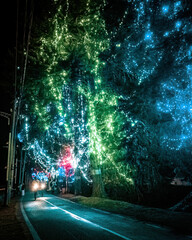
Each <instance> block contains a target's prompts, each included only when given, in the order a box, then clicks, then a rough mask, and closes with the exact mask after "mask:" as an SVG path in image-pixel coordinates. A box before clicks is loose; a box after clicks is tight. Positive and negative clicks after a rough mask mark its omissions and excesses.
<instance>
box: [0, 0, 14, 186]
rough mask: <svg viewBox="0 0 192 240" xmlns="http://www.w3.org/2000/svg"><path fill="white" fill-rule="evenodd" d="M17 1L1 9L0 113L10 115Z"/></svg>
mask: <svg viewBox="0 0 192 240" xmlns="http://www.w3.org/2000/svg"><path fill="white" fill-rule="evenodd" d="M16 5H17V1H3V2H2V3H1V8H0V29H1V44H0V46H1V49H0V52H1V57H0V112H6V113H10V109H11V108H12V102H13V90H14V86H13V83H14V67H15V65H14V58H15V42H16V41H15V39H16V15H17V7H16ZM0 134H1V135H0V186H1V185H4V183H5V176H6V175H5V173H6V170H5V166H6V164H7V152H8V138H9V126H8V119H6V118H4V117H2V116H0Z"/></svg>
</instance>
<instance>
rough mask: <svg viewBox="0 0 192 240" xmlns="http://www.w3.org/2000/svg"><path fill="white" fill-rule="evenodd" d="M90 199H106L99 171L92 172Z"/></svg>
mask: <svg viewBox="0 0 192 240" xmlns="http://www.w3.org/2000/svg"><path fill="white" fill-rule="evenodd" d="M92 197H100V198H104V197H106V192H105V189H104V185H103V180H102V175H101V169H95V170H93V191H92Z"/></svg>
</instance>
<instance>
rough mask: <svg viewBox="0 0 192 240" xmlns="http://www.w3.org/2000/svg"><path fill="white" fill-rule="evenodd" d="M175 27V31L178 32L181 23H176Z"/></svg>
mask: <svg viewBox="0 0 192 240" xmlns="http://www.w3.org/2000/svg"><path fill="white" fill-rule="evenodd" d="M175 27H176V28H177V30H179V29H180V27H181V21H177V22H176V24H175Z"/></svg>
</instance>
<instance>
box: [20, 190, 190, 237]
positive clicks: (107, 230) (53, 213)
mask: <svg viewBox="0 0 192 240" xmlns="http://www.w3.org/2000/svg"><path fill="white" fill-rule="evenodd" d="M21 209H22V213H23V215H24V218H25V221H26V223H27V225H28V227H29V229H30V231H31V232H32V235H33V237H34V239H35V240H40V239H41V240H52V239H54V240H61V239H62V240H77V239H78V240H122V239H126V240H190V239H192V238H191V237H189V236H182V235H177V234H175V233H173V232H171V231H170V230H169V229H167V228H162V227H159V226H156V225H153V224H147V223H144V222H141V221H137V220H135V219H132V218H129V217H125V216H121V215H117V214H112V213H108V212H104V211H101V210H96V209H92V208H87V207H84V206H82V205H80V204H77V203H73V202H71V201H69V200H66V199H62V198H59V197H56V196H54V195H51V194H47V193H46V194H44V197H38V198H37V200H36V201H35V200H34V197H33V194H32V193H30V192H27V193H26V194H25V196H24V197H23V200H22V202H21Z"/></svg>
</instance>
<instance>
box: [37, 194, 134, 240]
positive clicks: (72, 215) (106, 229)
mask: <svg viewBox="0 0 192 240" xmlns="http://www.w3.org/2000/svg"><path fill="white" fill-rule="evenodd" d="M42 200H43V201H45V202H47V203H49V204H50V205H52V206H54V207H57V206H56V205H54V204H53V203H51V202H49V201H47V200H45V199H42ZM57 208H58V209H60V210H61V211H63V212H65V213H67V214H69V215H70V216H71V217H73V218H75V219H77V220H80V221H83V222H86V223H89V224H91V225H93V226H95V227H98V228H101V229H103V230H105V231H107V232H110V233H112V234H114V235H116V236H118V237H120V238H122V239H125V240H132V239H131V238H128V237H125V236H123V235H121V234H119V233H117V232H114V231H112V230H110V229H108V228H105V227H102V226H100V225H98V224H96V223H93V222H91V221H89V220H87V219H85V218H82V217H79V216H78V215H76V214H73V213H71V212H69V211H67V210H65V209H62V208H60V207H57Z"/></svg>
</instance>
